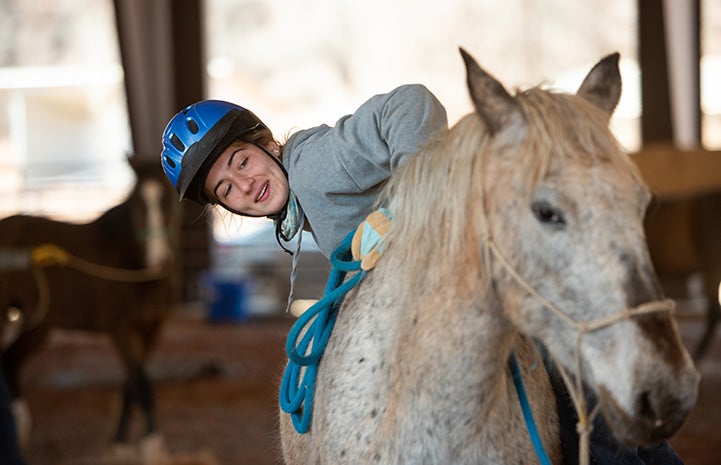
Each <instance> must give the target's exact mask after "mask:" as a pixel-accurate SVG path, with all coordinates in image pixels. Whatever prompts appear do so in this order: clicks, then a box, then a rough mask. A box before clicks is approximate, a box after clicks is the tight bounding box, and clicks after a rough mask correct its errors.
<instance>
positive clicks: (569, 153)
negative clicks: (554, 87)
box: [516, 87, 641, 186]
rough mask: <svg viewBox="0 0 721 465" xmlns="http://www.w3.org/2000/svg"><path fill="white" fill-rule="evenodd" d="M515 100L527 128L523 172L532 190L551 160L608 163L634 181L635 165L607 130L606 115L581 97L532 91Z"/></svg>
mask: <svg viewBox="0 0 721 465" xmlns="http://www.w3.org/2000/svg"><path fill="white" fill-rule="evenodd" d="M516 98H517V100H518V102H519V104H520V106H521V108H522V111H523V114H524V117H525V119H526V122H527V124H528V135H527V138H526V140H525V143H524V151H525V154H526V156H525V157H523V158H522V163H523V164H524V165H525V166H524V167H523V168H524V169H525V170H526V172H527V173H529V176H530V179H529V184H530V185H531V186H532V185H533V184H535V182H537V181H538V180H539V179H541V178H543V177H544V176H545V174H546V170H547V169H548V167H549V166H550V163H551V161H552V160H555V159H561V160H563V161H567V160H568V161H582V162H586V163H590V164H595V163H599V162H609V163H611V164H612V165H613V166H615V167H616V168H617V169H619V170H620V171H621V172H625V173H628V174H630V175H631V176H632V177H633V178H634V179H635V180H636V181H638V182H640V180H641V178H640V175H639V173H638V170H637V168H636V166H635V164H633V163H632V161H631V160H630V158H629V157H628V156H627V155H626V154H625V153H624V150H623V149H622V147H621V146H620V144H619V142H618V141H617V139H616V138H615V137H614V136H613V134H612V133H611V130H610V128H609V126H608V114H606V113H605V112H604V111H603V110H602V109H601V108H599V107H597V106H596V105H595V104H593V103H591V102H589V101H587V100H586V99H584V98H583V97H581V96H578V95H572V94H563V93H553V92H549V91H546V90H543V89H541V88H540V87H534V88H531V89H528V90H526V91H523V92H519V93H518V94H517V95H516Z"/></svg>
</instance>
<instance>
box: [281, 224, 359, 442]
mask: <svg viewBox="0 0 721 465" xmlns="http://www.w3.org/2000/svg"><path fill="white" fill-rule="evenodd" d="M354 233H355V231H351V233H349V234H348V235H347V236H346V238H345V239H344V240H343V242H342V243H341V244H340V246H338V248H337V249H336V250H335V251H334V252H333V254H332V255H331V257H330V262H331V265H332V267H333V268H332V270H331V273H330V276H329V277H328V283H327V284H326V287H325V292H324V295H323V298H321V299H320V300H319V301H318V302H316V303H315V304H314V305H313V306H312V307H310V308H309V309H308V310H306V311H305V312H304V313H303V314H302V315H301V316H300V317H299V318H298V320H297V321H296V322H295V324H293V327H292V328H291V329H290V332H289V333H288V338H287V339H286V343H285V351H286V353H287V354H288V365H286V367H285V373H284V374H283V379H282V381H281V385H280V408H281V409H282V410H283V412H285V413H288V414H290V416H291V418H292V420H293V426H294V427H295V430H296V431H297V432H298V433H300V434H304V433H306V432H308V430H309V429H310V423H311V415H312V412H313V395H314V391H315V379H316V376H317V374H318V363H320V359H321V357H322V356H323V352H324V351H325V347H326V345H327V344H328V339H329V338H330V334H331V331H332V330H333V325H334V324H335V320H336V317H337V316H338V309H339V308H340V305H341V303H342V302H343V298H344V297H345V295H346V294H347V293H348V291H350V290H351V289H352V288H353V287H355V286H356V284H358V283H359V282H360V281H361V280H362V279H363V277H364V276H365V274H366V272H365V271H361V268H360V260H355V261H354V260H353V256H352V254H351V242H352V240H353V234H354ZM353 271H356V272H357V273H356V274H355V275H353V276H352V277H351V278H350V279H348V280H347V281H345V282H344V280H345V277H346V274H347V273H348V272H353ZM306 328H307V330H306ZM304 330H305V332H304ZM303 368H305V373H303V372H302V370H303Z"/></svg>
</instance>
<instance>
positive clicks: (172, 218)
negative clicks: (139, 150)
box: [128, 156, 180, 270]
mask: <svg viewBox="0 0 721 465" xmlns="http://www.w3.org/2000/svg"><path fill="white" fill-rule="evenodd" d="M128 161H129V163H130V166H131V167H132V168H133V172H134V173H135V178H136V181H135V186H134V187H133V191H132V192H131V194H130V201H131V203H132V205H133V212H132V221H133V229H134V231H135V236H136V237H135V239H136V240H137V241H138V242H139V243H140V244H141V245H142V247H143V249H144V250H145V266H146V267H147V268H148V269H154V270H167V269H168V267H169V266H170V264H171V263H172V262H173V259H174V251H175V246H176V245H177V240H178V237H177V236H178V231H179V228H180V206H179V203H178V198H177V194H176V193H175V191H174V189H173V188H172V186H171V185H170V183H169V182H168V179H167V178H166V177H165V175H164V174H163V171H162V168H161V167H160V164H159V163H157V162H151V161H149V160H144V159H142V158H141V157H137V156H136V157H131V158H128Z"/></svg>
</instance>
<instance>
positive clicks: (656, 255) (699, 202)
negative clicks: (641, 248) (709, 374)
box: [645, 190, 721, 361]
mask: <svg viewBox="0 0 721 465" xmlns="http://www.w3.org/2000/svg"><path fill="white" fill-rule="evenodd" d="M720 209H721V191H715V190H711V191H705V192H700V193H696V194H693V195H684V196H656V197H654V200H653V202H652V203H651V205H650V206H649V209H648V213H647V215H646V220H645V229H646V238H647V242H648V249H649V252H650V253H651V260H652V261H653V263H654V266H655V267H656V272H657V273H658V274H659V276H660V277H661V278H662V280H663V278H664V277H666V278H668V279H672V280H678V279H679V278H686V279H687V278H689V277H690V276H691V275H693V274H694V273H699V274H700V276H701V278H702V280H703V294H704V298H705V299H704V300H705V302H704V305H705V307H706V308H705V317H706V327H705V328H704V331H703V334H702V335H701V338H700V339H699V341H698V342H697V343H696V346H695V347H694V349H693V358H694V359H695V360H697V361H698V360H701V359H702V357H703V356H704V354H705V353H706V351H707V349H708V347H709V344H710V343H711V341H712V339H713V335H714V332H715V331H716V327H717V326H718V323H719V318H720V317H721V306H719V298H721V296H720V295H719V285H720V284H721V242H719V240H718V234H719V231H721V210H720ZM662 282H663V281H662Z"/></svg>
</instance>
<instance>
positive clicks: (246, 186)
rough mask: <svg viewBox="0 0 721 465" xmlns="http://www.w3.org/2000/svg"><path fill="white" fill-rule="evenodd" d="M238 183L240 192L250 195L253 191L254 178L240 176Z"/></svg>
mask: <svg viewBox="0 0 721 465" xmlns="http://www.w3.org/2000/svg"><path fill="white" fill-rule="evenodd" d="M236 183H237V185H238V188H239V189H240V191H241V192H243V193H244V194H249V193H251V192H252V191H253V178H251V177H249V176H238V178H237V179H236Z"/></svg>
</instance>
